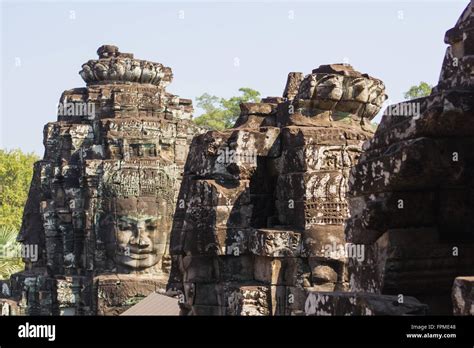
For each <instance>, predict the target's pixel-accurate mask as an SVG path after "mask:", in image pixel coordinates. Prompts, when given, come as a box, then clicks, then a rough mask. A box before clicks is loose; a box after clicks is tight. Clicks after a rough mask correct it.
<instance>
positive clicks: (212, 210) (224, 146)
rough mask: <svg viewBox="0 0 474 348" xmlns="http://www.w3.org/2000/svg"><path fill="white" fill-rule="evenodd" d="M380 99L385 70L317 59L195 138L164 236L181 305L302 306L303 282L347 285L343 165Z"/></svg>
mask: <svg viewBox="0 0 474 348" xmlns="http://www.w3.org/2000/svg"><path fill="white" fill-rule="evenodd" d="M385 99H386V95H385V93H384V85H383V83H382V82H381V81H380V80H378V79H375V78H372V77H370V76H368V75H367V74H361V73H359V72H357V71H355V70H354V69H352V67H350V66H348V65H342V64H333V65H323V66H320V67H319V68H317V69H314V70H313V71H312V73H311V74H308V75H307V76H303V74H302V73H290V74H289V76H288V81H287V85H286V88H285V91H284V95H283V97H282V98H281V97H275V98H265V99H264V100H262V102H261V103H244V104H241V115H240V117H239V119H238V120H237V121H236V124H235V126H234V128H232V129H228V130H225V131H222V132H218V131H210V132H207V133H205V134H202V135H198V136H196V137H195V138H194V139H193V142H192V144H191V147H190V152H189V155H188V159H187V162H186V165H185V170H184V178H183V181H182V184H181V189H180V193H179V198H178V203H177V208H176V212H175V216H174V222H173V229H172V235H171V242H170V253H171V256H172V260H173V262H172V270H171V275H170V281H169V285H168V286H169V288H170V289H173V290H175V291H177V292H178V293H179V294H180V296H179V298H180V302H181V307H182V313H183V314H194V315H203V314H204V315H298V314H304V313H305V305H306V300H307V298H308V294H309V293H310V292H318V291H326V292H333V291H345V290H347V289H348V288H349V278H348V272H347V259H348V255H347V250H346V249H347V247H346V241H345V235H344V222H345V219H346V218H347V216H348V208H347V200H346V189H347V183H348V179H349V171H350V168H351V167H352V166H354V165H355V164H356V162H357V159H358V157H359V155H360V153H361V147H362V143H363V142H364V141H366V140H368V139H370V138H371V137H372V135H373V130H372V129H373V128H372V125H371V123H370V120H371V119H372V118H373V117H374V116H375V115H376V114H377V112H378V111H379V110H380V108H381V105H382V103H383V102H384V101H385ZM391 301H392V302H393V299H391ZM309 307H310V308H309V311H311V310H312V307H311V304H310V306H309ZM352 309H353V308H351V310H352ZM352 313H354V311H353V310H352ZM307 314H308V313H307Z"/></svg>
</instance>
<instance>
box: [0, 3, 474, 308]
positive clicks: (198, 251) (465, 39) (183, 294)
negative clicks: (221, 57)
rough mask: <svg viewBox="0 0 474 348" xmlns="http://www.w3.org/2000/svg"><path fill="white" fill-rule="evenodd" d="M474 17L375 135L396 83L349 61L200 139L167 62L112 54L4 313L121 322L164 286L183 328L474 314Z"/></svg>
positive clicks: (84, 97) (56, 145) (77, 103)
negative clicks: (200, 323) (214, 320)
mask: <svg viewBox="0 0 474 348" xmlns="http://www.w3.org/2000/svg"><path fill="white" fill-rule="evenodd" d="M473 7H474V0H472V1H471V2H470V4H469V5H468V7H467V8H466V10H465V11H464V12H463V14H462V15H461V18H460V19H459V21H458V22H457V23H456V25H455V27H454V28H452V29H450V30H449V31H448V32H447V33H446V37H445V42H446V43H447V44H448V45H449V47H448V48H447V51H446V56H445V59H444V62H443V66H442V71H441V75H440V79H439V83H438V85H437V86H436V87H435V88H434V89H433V90H432V93H431V95H430V96H428V97H425V98H419V99H415V100H411V101H408V102H405V103H399V104H395V105H391V106H389V107H388V108H387V109H386V110H385V111H384V116H383V118H382V121H381V124H380V126H379V127H378V128H377V130H376V131H375V129H374V128H375V127H374V126H373V125H372V123H371V120H372V119H373V118H374V117H375V116H376V114H377V113H378V112H379V111H381V108H382V104H383V103H384V101H385V100H386V95H385V86H384V84H383V83H382V81H380V80H378V79H376V78H373V77H371V76H369V75H367V74H362V73H359V72H357V71H355V70H354V69H353V68H352V67H351V66H349V65H343V64H332V65H322V66H320V67H319V68H317V69H314V70H313V71H312V72H311V73H310V74H308V75H306V76H304V75H303V74H302V73H290V74H289V75H288V80H287V83H286V87H285V90H284V92H283V96H282V97H268V98H264V99H263V100H262V101H261V102H260V103H243V104H241V114H240V116H239V118H238V119H237V121H236V123H235V125H234V127H233V128H231V129H227V130H225V131H208V132H206V133H202V132H201V129H199V128H198V127H196V126H194V125H193V123H192V121H191V114H192V105H191V101H190V100H187V99H181V98H178V97H177V96H174V95H171V94H169V93H167V92H166V91H165V87H166V86H167V85H168V84H169V83H170V82H171V78H172V73H171V69H170V68H166V67H164V66H162V65H161V64H157V63H151V62H147V61H141V60H136V59H134V58H133V55H131V54H126V53H120V52H119V51H118V48H117V47H115V46H102V47H100V48H99V50H98V54H99V59H98V60H91V61H89V62H87V63H86V64H84V65H83V67H82V70H81V72H80V74H81V76H82V77H83V79H84V80H85V81H86V83H87V87H86V88H78V89H73V90H70V91H66V92H64V93H63V95H62V97H61V100H60V108H59V111H60V112H59V116H58V121H57V122H53V123H50V124H48V125H47V126H46V127H45V132H44V134H45V137H44V138H45V140H44V143H45V148H46V151H45V156H44V159H43V160H42V161H39V162H38V163H37V164H36V166H35V171H34V177H33V181H32V185H31V189H30V195H29V198H28V202H27V205H26V207H25V214H24V220H23V226H22V229H21V232H20V236H19V239H20V240H21V241H22V243H23V244H24V245H25V246H33V245H39V259H38V260H37V261H36V262H33V261H32V260H28V259H27V260H26V261H27V268H26V270H25V271H24V272H21V273H18V274H16V275H14V276H13V277H12V279H11V282H10V283H11V284H10V285H11V289H12V294H11V298H13V299H14V301H12V300H5V299H4V298H3V299H0V300H1V301H0V303H7V302H6V301H10V302H8V303H15V301H16V302H17V303H19V305H18V306H16V307H15V308H14V309H15V310H14V311H13V312H14V313H16V314H76V315H87V314H105V315H114V314H120V313H122V312H123V311H125V310H126V309H127V308H129V307H130V306H131V305H132V304H133V303H135V302H136V301H138V300H140V299H141V298H143V297H144V296H146V295H148V294H150V293H152V292H154V291H159V292H164V291H165V288H166V290H167V294H168V295H170V296H176V297H177V298H178V301H179V303H180V309H181V314H182V315H268V316H270V315H424V314H451V313H454V314H456V315H473V314H474V312H473V308H474V307H473V304H474V297H473V293H474V291H473V289H474V275H473V272H472V266H473V265H474V236H473V232H472V230H473V227H474V217H473V215H472V214H471V212H472V211H473V209H474V182H473V179H472V178H474V167H473V166H474V164H473V163H474V155H473V154H472V150H471V149H472V148H473V146H474V143H473V142H474V126H473V125H472V122H470V118H472V115H473V109H474V92H473V88H474V79H473V75H474V39H473V37H472V36H473V35H474V24H473V23H474V14H473ZM193 137H194V138H193ZM191 141H192V142H191ZM188 147H189V153H188ZM2 287H3V288H4V287H5V284H2ZM7 290H9V289H7ZM2 291H3V289H2ZM3 292H4V293H5V291H3Z"/></svg>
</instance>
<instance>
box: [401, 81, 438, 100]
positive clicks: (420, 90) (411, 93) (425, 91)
mask: <svg viewBox="0 0 474 348" xmlns="http://www.w3.org/2000/svg"><path fill="white" fill-rule="evenodd" d="M431 88H433V86H431V85H429V84H427V83H426V82H420V83H419V84H418V86H411V87H410V89H409V90H408V91H407V92H405V94H404V96H405V99H409V100H410V99H416V98H421V97H427V96H429V95H430V94H431Z"/></svg>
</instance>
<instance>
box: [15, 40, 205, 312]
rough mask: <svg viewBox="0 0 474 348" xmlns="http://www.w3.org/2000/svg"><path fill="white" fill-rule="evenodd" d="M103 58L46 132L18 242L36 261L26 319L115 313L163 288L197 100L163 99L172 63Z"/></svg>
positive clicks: (27, 279)
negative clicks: (32, 252) (32, 249)
mask: <svg viewBox="0 0 474 348" xmlns="http://www.w3.org/2000/svg"><path fill="white" fill-rule="evenodd" d="M97 53H98V55H99V59H97V60H89V61H88V62H87V63H85V64H84V65H83V66H82V70H81V71H80V75H81V77H82V78H83V79H84V81H85V82H86V84H87V87H85V88H75V89H72V90H68V91H65V92H64V93H63V94H62V96H61V98H60V103H59V107H58V121H57V122H52V123H48V124H47V125H46V126H45V128H44V146H45V154H44V158H43V160H41V161H39V162H37V163H36V165H35V169H34V177H33V181H32V184H31V189H30V193H29V197H28V201H27V204H26V208H25V212H24V219H23V226H22V228H21V231H20V235H19V240H20V241H21V242H22V243H23V244H24V245H26V246H29V245H31V246H34V245H38V246H39V250H38V252H39V258H38V260H37V261H36V262H32V261H31V260H28V259H27V260H26V262H27V267H26V270H25V271H24V272H21V273H19V274H16V275H15V276H14V277H13V278H12V289H13V294H12V295H13V296H14V297H15V298H17V299H20V312H21V313H25V314H76V315H87V314H118V313H120V312H122V311H124V310H125V309H127V308H128V307H129V306H130V305H131V304H133V303H135V302H136V301H137V300H139V299H141V298H143V297H144V296H146V295H148V294H150V293H151V292H153V291H158V290H163V291H164V289H165V286H166V283H167V279H168V273H169V268H170V257H169V254H168V252H167V250H168V243H169V233H170V229H171V222H172V217H173V213H174V205H175V201H176V195H177V192H178V189H179V183H180V180H181V173H182V168H183V165H184V162H185V160H186V156H187V151H188V146H189V143H190V141H191V139H192V137H193V135H194V134H195V133H196V132H197V131H198V128H197V127H196V126H194V125H193V123H192V122H191V114H192V112H193V108H192V104H191V100H190V99H182V98H179V97H178V96H175V95H172V94H170V93H168V92H166V90H165V88H166V86H167V85H168V84H169V83H170V82H171V80H172V77H173V74H172V71H171V69H170V68H168V67H165V66H163V65H162V64H159V63H153V62H148V61H144V60H138V59H135V58H134V57H133V54H129V53H121V52H119V50H118V48H117V47H115V46H108V45H105V46H102V47H100V48H99V49H98V51H97ZM33 261H34V260H33Z"/></svg>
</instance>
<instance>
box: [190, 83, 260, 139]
mask: <svg viewBox="0 0 474 348" xmlns="http://www.w3.org/2000/svg"><path fill="white" fill-rule="evenodd" d="M239 92H241V94H242V95H239V96H235V97H231V98H229V99H225V98H219V97H216V96H214V95H210V94H208V93H204V94H203V95H201V96H200V97H197V98H196V105H197V106H198V107H200V108H201V109H203V110H204V114H202V115H200V116H198V117H196V118H195V119H194V122H195V123H196V124H197V125H199V126H204V127H209V128H211V129H215V130H223V129H226V128H231V127H232V126H233V125H234V123H235V120H236V119H237V117H238V116H239V114H240V107H239V105H240V103H258V102H260V92H258V91H256V90H253V89H251V88H244V87H242V88H239Z"/></svg>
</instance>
